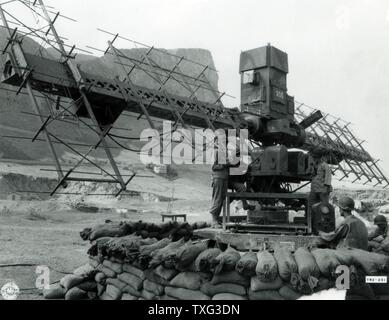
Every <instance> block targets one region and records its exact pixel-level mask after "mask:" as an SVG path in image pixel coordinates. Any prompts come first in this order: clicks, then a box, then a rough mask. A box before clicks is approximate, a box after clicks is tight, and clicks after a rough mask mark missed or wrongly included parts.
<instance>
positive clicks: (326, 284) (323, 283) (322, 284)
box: [315, 277, 335, 292]
mask: <svg viewBox="0 0 389 320" xmlns="http://www.w3.org/2000/svg"><path fill="white" fill-rule="evenodd" d="M334 287H335V282H334V281H331V280H330V279H327V278H324V277H320V278H319V281H318V283H317V285H316V287H315V292H320V291H325V290H329V289H332V288H334Z"/></svg>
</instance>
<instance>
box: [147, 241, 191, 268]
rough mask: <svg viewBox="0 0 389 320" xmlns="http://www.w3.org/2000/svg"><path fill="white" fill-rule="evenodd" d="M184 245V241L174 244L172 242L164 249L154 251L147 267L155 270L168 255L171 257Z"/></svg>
mask: <svg viewBox="0 0 389 320" xmlns="http://www.w3.org/2000/svg"><path fill="white" fill-rule="evenodd" d="M184 243H185V241H184V239H181V240H178V241H176V242H172V243H170V244H168V245H167V246H166V247H164V248H162V249H159V250H156V251H155V252H154V255H153V257H152V259H151V261H150V264H149V267H150V268H153V269H154V268H156V267H157V266H159V265H160V264H161V263H163V262H164V261H165V260H166V258H167V257H168V256H169V255H172V254H174V253H175V252H176V250H177V249H178V248H179V247H181V246H182V245H183V244H184Z"/></svg>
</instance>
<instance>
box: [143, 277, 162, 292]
mask: <svg viewBox="0 0 389 320" xmlns="http://www.w3.org/2000/svg"><path fill="white" fill-rule="evenodd" d="M143 288H144V289H145V290H147V291H148V292H152V293H153V294H154V295H155V296H162V295H163V294H164V292H165V287H164V286H161V285H160V284H158V283H155V282H152V281H150V280H148V279H146V280H145V281H144V282H143Z"/></svg>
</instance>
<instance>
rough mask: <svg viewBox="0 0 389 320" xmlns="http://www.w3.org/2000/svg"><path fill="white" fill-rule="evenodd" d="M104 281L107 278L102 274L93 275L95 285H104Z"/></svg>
mask: <svg viewBox="0 0 389 320" xmlns="http://www.w3.org/2000/svg"><path fill="white" fill-rule="evenodd" d="M105 279H107V276H106V275H105V274H104V273H102V272H98V273H96V275H95V281H96V282H97V283H100V284H105Z"/></svg>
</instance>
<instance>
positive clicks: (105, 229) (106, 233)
mask: <svg viewBox="0 0 389 320" xmlns="http://www.w3.org/2000/svg"><path fill="white" fill-rule="evenodd" d="M130 231H131V228H130V226H129V225H127V224H126V223H123V224H113V223H106V224H103V225H98V226H96V227H94V228H93V230H92V232H91V233H90V234H89V240H90V241H95V240H97V239H100V238H104V237H110V238H114V237H124V236H126V235H128V234H129V233H130Z"/></svg>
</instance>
